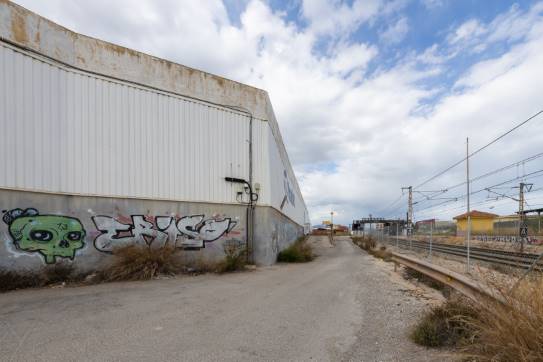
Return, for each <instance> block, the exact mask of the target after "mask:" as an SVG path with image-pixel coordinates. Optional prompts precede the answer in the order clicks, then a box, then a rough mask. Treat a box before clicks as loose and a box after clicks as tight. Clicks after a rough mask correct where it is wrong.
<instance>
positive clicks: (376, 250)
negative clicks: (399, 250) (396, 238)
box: [351, 236, 392, 261]
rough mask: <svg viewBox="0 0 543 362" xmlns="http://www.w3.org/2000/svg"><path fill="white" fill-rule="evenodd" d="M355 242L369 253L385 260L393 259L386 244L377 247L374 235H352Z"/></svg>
mask: <svg viewBox="0 0 543 362" xmlns="http://www.w3.org/2000/svg"><path fill="white" fill-rule="evenodd" d="M351 239H352V240H353V243H355V244H356V245H358V246H359V247H360V248H361V249H363V250H365V251H366V252H367V253H368V254H370V255H373V256H374V257H376V258H379V259H383V260H384V261H391V260H392V259H391V254H390V252H389V251H388V250H387V248H386V246H380V247H377V241H376V240H375V239H374V238H373V237H372V236H364V237H351Z"/></svg>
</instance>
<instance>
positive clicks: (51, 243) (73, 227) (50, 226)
mask: <svg viewBox="0 0 543 362" xmlns="http://www.w3.org/2000/svg"><path fill="white" fill-rule="evenodd" d="M3 220H4V222H5V223H6V224H8V225H9V234H10V235H11V237H12V238H13V244H14V245H15V246H16V247H17V249H19V250H23V251H26V252H31V253H33V252H37V253H40V254H41V255H42V256H43V257H44V259H45V262H46V263H47V264H54V263H55V262H56V258H57V257H60V258H69V259H70V260H73V259H74V257H75V252H76V250H78V249H81V248H82V247H83V246H84V245H85V242H84V240H85V229H84V228H83V225H81V222H80V221H79V220H78V219H76V218H73V217H68V216H57V215H39V214H38V211H37V210H35V209H26V210H21V209H14V210H11V211H9V212H7V213H6V214H4V217H3Z"/></svg>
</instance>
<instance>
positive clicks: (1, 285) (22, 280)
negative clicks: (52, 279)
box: [0, 270, 43, 292]
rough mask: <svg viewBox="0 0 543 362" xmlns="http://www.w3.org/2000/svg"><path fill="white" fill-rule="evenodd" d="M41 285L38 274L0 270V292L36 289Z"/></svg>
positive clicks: (41, 281)
mask: <svg viewBox="0 0 543 362" xmlns="http://www.w3.org/2000/svg"><path fill="white" fill-rule="evenodd" d="M42 285H43V279H42V278H41V276H40V274H38V273H36V272H32V271H20V272H19V271H12V270H0V291H2V292H7V291H9V290H15V289H23V288H36V287H41V286H42Z"/></svg>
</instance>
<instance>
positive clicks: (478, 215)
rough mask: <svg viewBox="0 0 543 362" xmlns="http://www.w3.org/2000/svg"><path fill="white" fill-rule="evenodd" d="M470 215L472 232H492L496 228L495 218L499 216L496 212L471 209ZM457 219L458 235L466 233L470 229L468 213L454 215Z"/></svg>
mask: <svg viewBox="0 0 543 362" xmlns="http://www.w3.org/2000/svg"><path fill="white" fill-rule="evenodd" d="M469 216H470V218H471V233H472V235H477V234H491V233H492V232H493V230H494V219H496V218H497V217H498V215H496V214H492V213H489V212H483V211H477V210H473V211H470V213H469ZM453 219H454V220H455V221H456V235H458V236H462V235H466V232H467V230H468V213H464V214H461V215H458V216H455V217H453Z"/></svg>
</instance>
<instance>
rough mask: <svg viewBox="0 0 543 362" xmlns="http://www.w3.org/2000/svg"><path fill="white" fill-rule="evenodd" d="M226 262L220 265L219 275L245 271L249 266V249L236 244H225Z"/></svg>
mask: <svg viewBox="0 0 543 362" xmlns="http://www.w3.org/2000/svg"><path fill="white" fill-rule="evenodd" d="M223 250H224V254H225V257H224V260H223V261H222V262H220V263H219V264H218V268H217V271H218V272H219V273H226V272H234V271H238V270H243V269H245V265H246V264H247V251H246V250H247V249H246V248H244V247H243V246H242V245H241V244H239V243H235V242H225V243H224V244H223Z"/></svg>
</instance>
